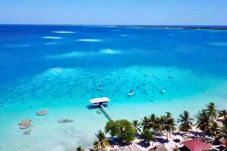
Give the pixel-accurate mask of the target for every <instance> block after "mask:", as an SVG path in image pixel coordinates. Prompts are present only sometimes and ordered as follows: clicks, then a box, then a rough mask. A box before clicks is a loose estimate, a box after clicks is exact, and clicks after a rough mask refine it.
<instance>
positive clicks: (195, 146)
mask: <svg viewBox="0 0 227 151" xmlns="http://www.w3.org/2000/svg"><path fill="white" fill-rule="evenodd" d="M183 144H184V145H185V146H186V147H187V148H188V149H189V150H190V151H203V150H208V149H210V148H211V147H212V146H211V145H210V144H208V143H204V142H202V141H201V140H199V139H193V140H189V141H185V142H183Z"/></svg>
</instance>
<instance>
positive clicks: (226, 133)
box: [220, 124, 227, 147]
mask: <svg viewBox="0 0 227 151" xmlns="http://www.w3.org/2000/svg"><path fill="white" fill-rule="evenodd" d="M220 131H221V133H220V136H221V137H222V138H223V139H224V140H225V146H226V147H227V124H223V126H222V128H221V129H220Z"/></svg>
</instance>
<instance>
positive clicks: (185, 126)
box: [178, 111, 193, 132]
mask: <svg viewBox="0 0 227 151" xmlns="http://www.w3.org/2000/svg"><path fill="white" fill-rule="evenodd" d="M192 121H193V118H190V114H189V112H188V111H184V112H183V113H182V114H180V118H179V119H178V122H179V123H180V126H179V127H180V130H181V131H184V132H188V131H189V130H190V129H191V128H192V125H193V123H192Z"/></svg>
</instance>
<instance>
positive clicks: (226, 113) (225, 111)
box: [218, 110, 227, 123]
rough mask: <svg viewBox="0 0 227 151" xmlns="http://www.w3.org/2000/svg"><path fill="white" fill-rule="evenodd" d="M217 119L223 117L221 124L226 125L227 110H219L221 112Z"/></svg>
mask: <svg viewBox="0 0 227 151" xmlns="http://www.w3.org/2000/svg"><path fill="white" fill-rule="evenodd" d="M218 117H224V121H223V123H227V110H221V111H219V113H218Z"/></svg>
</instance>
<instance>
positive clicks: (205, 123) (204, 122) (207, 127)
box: [196, 109, 212, 135]
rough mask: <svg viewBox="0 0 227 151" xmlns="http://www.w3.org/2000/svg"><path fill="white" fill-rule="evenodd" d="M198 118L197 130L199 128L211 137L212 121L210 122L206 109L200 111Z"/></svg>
mask: <svg viewBox="0 0 227 151" xmlns="http://www.w3.org/2000/svg"><path fill="white" fill-rule="evenodd" d="M196 118H197V123H196V125H197V128H199V129H200V130H202V131H203V132H205V133H206V134H208V135H210V134H211V126H212V125H211V124H212V121H211V120H210V117H209V115H208V114H207V111H206V110H204V109H203V110H201V111H199V112H198V114H197V116H196Z"/></svg>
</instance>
